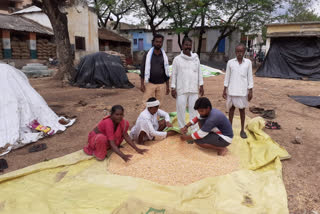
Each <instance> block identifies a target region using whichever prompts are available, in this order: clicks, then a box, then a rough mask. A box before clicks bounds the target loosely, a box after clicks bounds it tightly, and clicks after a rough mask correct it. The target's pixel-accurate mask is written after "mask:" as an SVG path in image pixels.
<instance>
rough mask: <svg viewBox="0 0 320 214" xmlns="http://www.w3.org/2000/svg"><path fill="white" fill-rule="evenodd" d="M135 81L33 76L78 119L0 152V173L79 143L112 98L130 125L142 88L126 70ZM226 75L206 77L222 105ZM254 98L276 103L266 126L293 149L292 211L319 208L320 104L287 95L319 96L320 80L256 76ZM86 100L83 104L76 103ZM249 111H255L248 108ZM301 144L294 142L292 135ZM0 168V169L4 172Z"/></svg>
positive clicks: (289, 171)
mask: <svg viewBox="0 0 320 214" xmlns="http://www.w3.org/2000/svg"><path fill="white" fill-rule="evenodd" d="M128 77H129V79H130V81H131V82H132V83H133V84H134V85H135V86H136V87H135V88H133V89H82V88H75V87H71V86H68V87H63V88H62V87H61V83H59V82H57V81H55V80H52V79H51V78H40V79H31V80H30V82H31V84H32V86H33V87H34V88H35V89H36V90H37V91H38V92H39V93H40V94H41V95H42V96H43V98H44V99H45V100H46V101H47V103H48V105H49V106H50V107H51V108H52V109H53V110H54V111H55V112H56V113H57V114H66V115H69V116H73V115H75V116H77V122H76V123H75V124H74V125H73V126H72V127H70V128H69V129H67V131H65V132H64V133H62V134H58V135H55V136H53V137H50V138H46V139H43V140H40V141H38V142H36V143H33V144H31V145H28V146H25V147H23V148H20V149H17V150H15V151H12V152H10V153H9V154H7V155H5V156H3V157H1V158H5V159H6V160H7V161H8V165H9V168H8V169H7V170H5V172H4V173H7V172H10V171H13V170H17V169H20V168H23V167H26V166H29V165H32V164H35V163H38V162H41V161H45V160H50V159H53V158H57V157H60V156H63V155H66V154H69V153H72V152H75V151H78V150H80V149H82V148H83V146H84V145H85V144H86V142H87V135H88V133H89V131H90V130H91V129H92V128H93V127H94V126H95V125H96V123H97V122H99V120H100V119H101V118H102V117H103V116H104V115H105V114H106V113H107V111H108V110H110V108H111V106H112V105H114V104H121V105H123V106H124V107H125V118H126V119H127V120H129V122H130V125H133V124H134V121H135V119H136V118H137V117H138V114H139V111H140V108H141V107H140V105H141V102H142V101H141V98H142V93H141V92H140V90H139V88H138V87H139V85H140V80H139V76H138V75H137V74H128ZM223 78H224V75H220V76H217V77H210V78H205V96H207V97H208V98H209V99H210V100H211V101H212V103H213V106H214V107H216V108H218V109H220V110H223V111H225V101H224V100H223V98H222V97H221V95H222V90H223ZM254 81H255V87H254V98H253V100H252V101H251V104H250V105H251V106H253V105H255V106H259V107H263V108H265V109H274V110H275V111H276V119H275V121H277V122H278V123H279V124H280V125H281V127H282V129H281V130H265V131H266V132H267V133H268V134H269V135H271V137H272V138H273V139H274V140H275V141H276V142H278V143H279V144H280V145H281V146H283V147H284V148H285V149H287V151H288V152H289V153H290V154H291V156H292V158H291V159H289V160H286V161H283V162H282V163H283V180H284V183H285V186H286V189H287V193H288V203H289V210H290V213H294V214H316V213H320V191H319V190H320V182H319V180H320V179H319V178H320V132H319V128H320V109H317V108H312V107H308V106H305V105H303V104H300V103H298V102H296V101H294V100H293V99H291V98H289V97H288V95H308V96H320V82H312V81H300V80H284V79H271V78H258V77H255V78H254ZM79 101H82V102H81V103H84V102H85V103H87V105H85V106H83V105H81V104H79ZM163 109H164V110H166V111H175V101H174V99H173V98H172V97H171V96H167V97H166V100H165V101H164V103H163ZM247 114H248V115H249V116H250V117H255V116H256V115H255V114H252V113H251V112H249V111H247ZM296 137H298V138H301V139H302V143H301V144H293V143H292V141H293V140H294V139H295V138H296ZM40 143H46V144H47V146H48V148H47V149H46V150H44V151H41V152H37V153H28V149H29V148H30V147H31V146H32V145H35V144H40ZM2 174H3V173H2Z"/></svg>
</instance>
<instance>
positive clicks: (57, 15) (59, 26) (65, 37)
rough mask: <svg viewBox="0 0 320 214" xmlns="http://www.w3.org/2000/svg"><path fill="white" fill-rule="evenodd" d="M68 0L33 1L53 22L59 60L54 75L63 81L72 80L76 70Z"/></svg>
mask: <svg viewBox="0 0 320 214" xmlns="http://www.w3.org/2000/svg"><path fill="white" fill-rule="evenodd" d="M68 2H69V1H67V0H33V3H34V4H35V5H36V6H38V7H40V8H42V11H43V12H44V13H45V14H47V16H48V17H49V20H50V22H51V25H52V29H53V33H54V38H55V43H56V45H57V56H58V61H59V70H58V72H57V74H56V75H55V76H54V77H55V78H56V79H59V80H63V81H71V80H72V75H73V73H74V71H75V69H74V66H73V54H72V49H71V44H70V39H69V31H68V19H67V14H66V12H65V8H66V7H69V6H71V5H70V3H68Z"/></svg>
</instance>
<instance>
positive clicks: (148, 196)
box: [0, 117, 290, 214]
mask: <svg viewBox="0 0 320 214" xmlns="http://www.w3.org/2000/svg"><path fill="white" fill-rule="evenodd" d="M235 119H236V121H235V124H234V132H235V137H234V140H233V143H232V145H231V146H230V147H229V148H230V150H231V152H232V153H234V154H237V155H239V158H240V161H241V167H242V169H241V170H238V171H235V172H233V173H230V174H228V175H224V176H219V177H212V178H206V179H203V180H200V181H198V182H195V183H192V184H190V185H187V186H164V185H159V184H156V183H153V182H151V181H147V180H144V179H140V178H133V177H129V176H119V175H113V174H110V173H109V172H108V171H107V165H108V160H105V161H101V162H100V161H96V160H95V159H93V158H91V157H88V156H86V155H85V154H84V153H83V152H82V151H79V152H75V153H72V154H69V155H66V156H64V157H61V158H57V159H54V160H51V161H47V162H42V163H39V164H36V165H33V166H30V167H27V168H24V169H21V170H17V171H14V172H10V173H7V174H5V175H2V176H0V213H1V214H2V213H8V214H15V213H17V214H21V213H23V214H28V213H30V214H31V213H32V214H35V213H41V214H47V213H48V214H49V213H50V214H51V213H66V214H73V213H77V214H81V213H84V214H95V213H97V214H98V213H99V214H100V213H101V214H102V213H103V214H106V213H113V214H130V213H132V214H156V213H163V214H182V213H186V214H188V213H190V214H191V213H193V214H206V213H208V214H229V213H230V214H234V213H237V214H241V213H243V214H249V213H253V214H286V213H288V208H287V195H286V191H285V187H284V184H283V181H282V172H281V162H280V159H285V158H290V156H289V154H288V153H287V152H286V150H284V149H283V148H281V147H280V146H279V145H278V144H277V143H276V142H274V141H273V140H272V139H271V138H270V137H269V136H268V135H267V134H266V133H264V132H263V131H262V128H263V126H264V120H263V119H262V118H259V117H258V118H253V119H252V120H250V121H249V123H248V130H249V131H248V132H247V133H248V139H246V140H244V139H241V138H240V137H239V134H238V133H239V131H240V130H239V128H238V127H239V121H238V120H239V119H238V118H235ZM150 152H152V151H150ZM190 173H192V172H190Z"/></svg>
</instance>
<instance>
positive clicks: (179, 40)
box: [178, 33, 182, 50]
mask: <svg viewBox="0 0 320 214" xmlns="http://www.w3.org/2000/svg"><path fill="white" fill-rule="evenodd" d="M178 45H179V47H180V50H182V45H181V36H180V33H179V34H178Z"/></svg>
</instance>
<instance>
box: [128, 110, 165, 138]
mask: <svg viewBox="0 0 320 214" xmlns="http://www.w3.org/2000/svg"><path fill="white" fill-rule="evenodd" d="M158 116H159V117H164V118H165V120H166V122H170V116H169V114H168V113H167V112H165V111H163V110H161V109H159V110H158V111H157V112H156V113H155V114H154V115H152V114H151V113H150V112H149V111H148V109H147V108H146V109H145V110H144V111H143V112H141V113H140V115H139V117H138V119H137V122H136V124H135V125H134V126H133V127H132V129H131V132H130V137H131V139H133V140H137V139H138V137H139V135H140V132H141V131H144V132H145V133H146V134H147V137H148V139H149V140H153V139H154V138H157V139H164V138H166V137H167V132H163V131H157V130H158V129H159V123H158Z"/></svg>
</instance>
